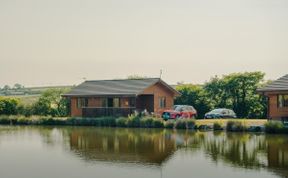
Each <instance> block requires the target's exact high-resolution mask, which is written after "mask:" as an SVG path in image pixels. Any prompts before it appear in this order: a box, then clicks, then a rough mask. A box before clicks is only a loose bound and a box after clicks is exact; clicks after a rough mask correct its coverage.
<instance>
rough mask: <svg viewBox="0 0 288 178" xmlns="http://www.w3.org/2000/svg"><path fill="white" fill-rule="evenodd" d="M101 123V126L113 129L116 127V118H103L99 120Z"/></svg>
mask: <svg viewBox="0 0 288 178" xmlns="http://www.w3.org/2000/svg"><path fill="white" fill-rule="evenodd" d="M99 120H100V121H101V122H100V124H101V126H106V127H115V126H116V118H114V117H103V118H99Z"/></svg>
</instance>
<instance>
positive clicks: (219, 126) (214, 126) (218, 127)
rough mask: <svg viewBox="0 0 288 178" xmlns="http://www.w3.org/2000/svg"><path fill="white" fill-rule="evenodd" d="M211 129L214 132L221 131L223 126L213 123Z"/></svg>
mask: <svg viewBox="0 0 288 178" xmlns="http://www.w3.org/2000/svg"><path fill="white" fill-rule="evenodd" d="M213 129H214V130H223V125H222V124H221V123H220V122H214V123H213Z"/></svg>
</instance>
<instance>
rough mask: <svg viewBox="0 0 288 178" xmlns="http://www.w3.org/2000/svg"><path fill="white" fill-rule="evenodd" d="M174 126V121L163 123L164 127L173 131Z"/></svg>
mask: <svg viewBox="0 0 288 178" xmlns="http://www.w3.org/2000/svg"><path fill="white" fill-rule="evenodd" d="M174 126H175V121H174V120H168V121H166V122H165V123H164V127H165V128H168V129H173V128H174Z"/></svg>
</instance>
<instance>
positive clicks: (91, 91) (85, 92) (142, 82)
mask: <svg viewBox="0 0 288 178" xmlns="http://www.w3.org/2000/svg"><path fill="white" fill-rule="evenodd" d="M159 81H161V82H163V81H162V80H161V79H159V78H147V79H127V80H91V81H85V82H83V83H82V84H80V85H78V86H76V87H75V88H73V89H72V90H71V91H70V92H69V93H66V94H64V95H63V96H101V95H137V94H140V93H141V92H143V91H144V90H145V89H146V88H148V87H149V86H151V85H154V84H156V83H157V82H159Z"/></svg>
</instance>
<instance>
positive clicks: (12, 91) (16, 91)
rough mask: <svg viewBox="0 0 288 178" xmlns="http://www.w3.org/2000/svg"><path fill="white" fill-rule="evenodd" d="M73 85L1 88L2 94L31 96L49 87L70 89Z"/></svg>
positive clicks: (0, 92) (0, 94)
mask: <svg viewBox="0 0 288 178" xmlns="http://www.w3.org/2000/svg"><path fill="white" fill-rule="evenodd" d="M72 87H73V86H45V87H27V88H26V87H21V88H2V89H0V96H29V95H40V94H41V93H42V92H44V91H45V90H48V89H60V88H63V89H66V88H67V89H70V88H72Z"/></svg>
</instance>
